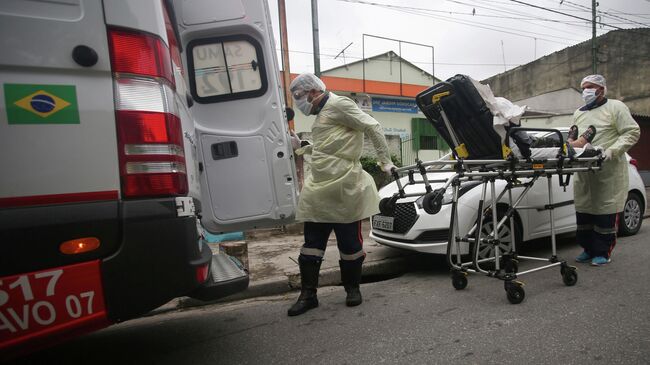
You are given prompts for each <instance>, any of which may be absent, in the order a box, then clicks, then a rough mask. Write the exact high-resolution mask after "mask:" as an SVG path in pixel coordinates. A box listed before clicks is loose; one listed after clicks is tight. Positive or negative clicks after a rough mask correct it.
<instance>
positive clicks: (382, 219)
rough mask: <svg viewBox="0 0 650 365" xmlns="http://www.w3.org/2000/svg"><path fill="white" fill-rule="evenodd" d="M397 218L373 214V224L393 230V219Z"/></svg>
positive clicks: (385, 229)
mask: <svg viewBox="0 0 650 365" xmlns="http://www.w3.org/2000/svg"><path fill="white" fill-rule="evenodd" d="M394 220H395V218H393V217H386V216H383V215H374V216H372V226H373V227H375V228H377V229H381V230H384V231H392V230H393V221H394Z"/></svg>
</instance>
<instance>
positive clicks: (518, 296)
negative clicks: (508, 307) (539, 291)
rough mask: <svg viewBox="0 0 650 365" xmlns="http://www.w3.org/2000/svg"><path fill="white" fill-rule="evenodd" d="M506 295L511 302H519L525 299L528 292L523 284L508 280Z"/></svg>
mask: <svg viewBox="0 0 650 365" xmlns="http://www.w3.org/2000/svg"><path fill="white" fill-rule="evenodd" d="M506 295H507V297H508V301H509V302H510V303H512V304H519V303H521V302H523V301H524V298H525V297H526V292H525V291H524V288H523V286H522V285H521V284H519V283H516V282H506Z"/></svg>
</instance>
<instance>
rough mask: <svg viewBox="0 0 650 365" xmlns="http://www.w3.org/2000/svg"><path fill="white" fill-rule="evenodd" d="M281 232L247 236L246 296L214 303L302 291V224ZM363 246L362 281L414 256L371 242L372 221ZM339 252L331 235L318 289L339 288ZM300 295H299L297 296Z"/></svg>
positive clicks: (178, 302) (395, 269)
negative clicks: (333, 286)
mask: <svg viewBox="0 0 650 365" xmlns="http://www.w3.org/2000/svg"><path fill="white" fill-rule="evenodd" d="M285 228H286V229H285V230H284V231H283V230H282V229H280V228H274V229H265V230H256V231H251V232H246V234H245V240H246V243H247V245H248V265H249V272H250V283H249V286H248V289H246V290H245V291H243V292H240V293H237V294H234V295H231V296H229V297H226V298H223V299H220V300H217V301H215V302H214V303H220V302H228V301H235V300H242V299H248V298H255V297H261V296H270V295H278V294H283V293H287V292H289V291H291V290H294V289H298V288H300V270H299V268H298V254H299V253H300V247H301V246H302V244H303V242H304V239H303V232H302V224H294V225H290V226H286V227H285ZM362 230H363V237H364V238H363V245H364V249H365V251H366V259H365V261H364V263H363V281H362V282H367V281H374V280H373V279H374V278H378V277H385V276H397V275H399V274H401V273H404V272H406V271H407V270H408V268H409V260H408V258H409V257H410V256H412V255H413V254H414V253H411V252H408V251H403V250H397V249H392V248H389V247H386V246H381V245H379V244H378V243H376V242H374V241H372V240H371V239H370V238H369V237H368V235H369V233H370V221H369V220H364V221H363V224H362ZM210 246H211V248H212V249H213V250H217V249H218V243H211V244H210ZM340 275H341V274H340V270H339V251H338V249H337V247H336V237H335V235H334V233H333V232H332V234H331V236H330V239H329V241H328V243H327V249H326V251H325V257H324V260H323V264H322V266H321V270H320V278H319V282H318V285H319V286H320V287H323V286H332V285H340V283H341V276H340ZM296 295H297V294H296ZM206 304H209V302H203V301H199V300H195V299H192V298H180V299H175V300H172V301H171V302H169V303H167V304H166V305H164V306H163V307H161V308H159V309H157V310H156V311H155V312H159V311H166V310H174V309H179V308H187V307H194V306H201V305H206Z"/></svg>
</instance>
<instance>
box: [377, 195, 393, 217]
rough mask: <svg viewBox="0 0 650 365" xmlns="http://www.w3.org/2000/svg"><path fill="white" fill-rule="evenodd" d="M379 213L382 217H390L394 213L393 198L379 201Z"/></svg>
mask: <svg viewBox="0 0 650 365" xmlns="http://www.w3.org/2000/svg"><path fill="white" fill-rule="evenodd" d="M379 211H380V212H381V214H382V215H385V216H389V217H392V216H393V214H394V213H395V201H394V200H393V198H383V199H382V200H380V201H379Z"/></svg>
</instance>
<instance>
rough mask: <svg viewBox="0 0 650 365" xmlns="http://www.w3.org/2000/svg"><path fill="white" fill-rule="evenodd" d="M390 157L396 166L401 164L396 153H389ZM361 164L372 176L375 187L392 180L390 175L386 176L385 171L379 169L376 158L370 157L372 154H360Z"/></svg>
mask: <svg viewBox="0 0 650 365" xmlns="http://www.w3.org/2000/svg"><path fill="white" fill-rule="evenodd" d="M390 159H391V160H392V161H393V164H394V165H395V166H397V167H400V166H402V163H401V162H400V160H399V158H398V157H397V156H396V155H391V156H390ZM360 160H361V166H362V167H363V169H364V170H366V172H367V173H369V174H370V176H372V178H373V179H374V180H375V185H377V189H379V188H381V187H382V186H384V185H386V184H388V183H389V182H391V181H392V180H393V178H392V177H390V176H388V174H386V173H385V172H383V171H382V170H381V167H380V166H379V165H377V159H376V158H374V157H372V156H361V159H360Z"/></svg>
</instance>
